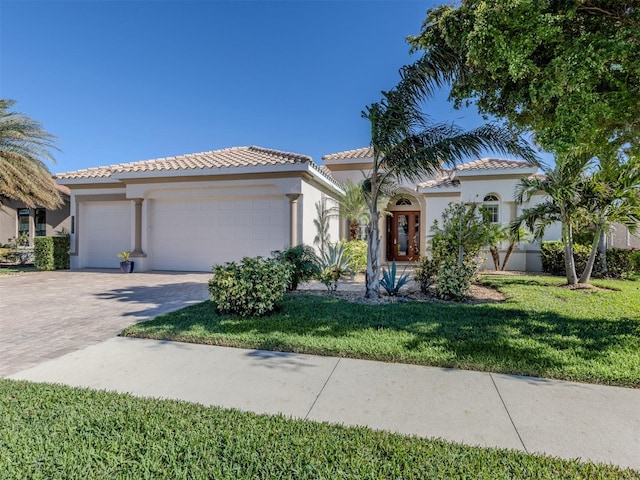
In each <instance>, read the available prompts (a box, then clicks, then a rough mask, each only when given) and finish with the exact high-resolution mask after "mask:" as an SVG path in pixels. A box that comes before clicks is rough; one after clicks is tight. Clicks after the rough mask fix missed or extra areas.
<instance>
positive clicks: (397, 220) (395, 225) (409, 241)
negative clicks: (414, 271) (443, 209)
mask: <svg viewBox="0 0 640 480" xmlns="http://www.w3.org/2000/svg"><path fill="white" fill-rule="evenodd" d="M392 215H393V216H392V217H388V218H387V260H388V261H392V260H396V261H405V262H406V261H410V260H417V258H418V255H419V254H420V212H392Z"/></svg>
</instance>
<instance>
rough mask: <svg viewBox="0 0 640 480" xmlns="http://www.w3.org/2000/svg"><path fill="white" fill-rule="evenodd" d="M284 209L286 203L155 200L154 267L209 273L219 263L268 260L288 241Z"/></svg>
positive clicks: (247, 200) (152, 224)
mask: <svg viewBox="0 0 640 480" xmlns="http://www.w3.org/2000/svg"><path fill="white" fill-rule="evenodd" d="M286 205H287V204H286V202H285V201H284V200H283V199H282V198H274V199H270V198H244V199H220V198H200V199H166V200H165V199H157V200H153V201H152V204H151V215H150V227H151V228H150V240H149V244H150V249H149V252H148V253H150V254H151V257H152V262H153V268H154V269H159V270H160V269H162V270H199V271H210V270H211V267H212V266H213V264H215V263H224V262H226V261H231V260H240V259H241V258H242V257H244V256H256V255H262V256H269V255H270V253H271V251H272V250H275V249H281V248H282V247H283V246H284V245H285V243H286V241H287V238H288V234H287V232H288V230H287V225H286V224H285V221H286V219H287V216H286V214H285V208H286Z"/></svg>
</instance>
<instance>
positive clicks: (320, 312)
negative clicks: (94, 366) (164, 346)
mask: <svg viewBox="0 0 640 480" xmlns="http://www.w3.org/2000/svg"><path fill="white" fill-rule="evenodd" d="M482 282H483V284H484V285H485V286H487V287H491V288H495V289H497V290H498V291H499V292H500V293H501V294H502V295H504V297H505V300H504V301H485V302H477V303H453V302H442V301H411V300H407V299H405V301H400V302H397V303H390V304H381V305H367V304H360V303H355V302H350V301H346V300H344V299H341V298H340V297H339V296H337V295H329V294H320V295H319V294H313V295H312V294H300V293H295V294H288V295H286V296H285V299H284V301H283V303H282V306H281V308H280V309H279V310H278V311H277V312H275V313H273V314H271V315H269V316H266V317H249V318H240V317H234V316H223V315H218V314H216V312H215V309H214V305H213V304H212V303H211V302H204V303H201V304H198V305H194V306H190V307H187V308H185V309H182V310H179V311H176V312H172V313H169V314H166V315H162V316H160V317H157V318H156V319H153V320H151V321H148V322H144V323H139V324H136V325H132V326H131V327H129V328H127V329H126V330H124V332H123V333H122V335H124V336H131V337H141V338H152V339H163V340H174V341H184V342H193V343H203V344H210V345H223V346H232V347H243V348H251V349H264V350H275V351H290V352H297V353H310V354H319V355H335V356H344V357H351V358H363V359H371V360H381V361H390V362H402V363H413V364H419V365H431V366H439V367H452V368H461V369H468V370H478V371H490V372H497V373H510V374H518V375H530V376H536V377H545V378H555V379H561V380H571V381H579V382H588V383H601V384H606V385H618V386H627V387H640V309H639V308H638V305H637V299H638V295H639V294H640V282H637V281H613V280H612V281H599V282H596V286H597V287H599V288H596V289H578V290H571V289H567V288H560V287H561V285H562V284H563V283H564V281H563V279H561V278H557V277H549V276H524V275H523V276H516V275H488V276H485V277H484V278H483V280H482Z"/></svg>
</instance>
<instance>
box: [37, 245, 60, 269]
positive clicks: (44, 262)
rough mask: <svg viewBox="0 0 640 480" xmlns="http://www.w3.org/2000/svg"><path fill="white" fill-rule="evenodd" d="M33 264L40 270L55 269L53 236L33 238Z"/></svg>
mask: <svg viewBox="0 0 640 480" xmlns="http://www.w3.org/2000/svg"><path fill="white" fill-rule="evenodd" d="M33 255H34V260H33V264H34V265H35V267H36V268H37V269H38V270H55V262H54V259H53V237H36V238H34V239H33Z"/></svg>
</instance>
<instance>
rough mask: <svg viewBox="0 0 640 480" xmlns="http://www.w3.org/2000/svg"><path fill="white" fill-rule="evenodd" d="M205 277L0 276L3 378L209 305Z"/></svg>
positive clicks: (167, 274) (89, 273)
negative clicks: (166, 316) (125, 331)
mask: <svg viewBox="0 0 640 480" xmlns="http://www.w3.org/2000/svg"><path fill="white" fill-rule="evenodd" d="M210 278H211V274H210V273H193V272H185V273H183V272H148V273H133V274H129V275H125V274H122V273H120V271H119V270H94V269H91V270H89V269H87V270H75V271H69V270H61V271H55V272H36V273H24V274H19V275H2V276H0V376H7V375H10V374H12V373H15V372H18V371H20V370H24V369H25V368H29V367H32V366H34V365H37V364H39V363H41V362H44V361H47V360H50V359H53V358H57V357H59V356H61V355H64V354H67V353H69V352H73V351H76V350H80V349H82V348H85V347H87V346H89V345H93V344H96V343H99V342H102V341H104V340H107V339H109V338H113V337H115V336H117V335H118V334H119V333H120V332H121V331H122V329H123V328H125V327H127V326H129V325H132V324H134V323H137V322H142V321H145V320H148V319H150V318H153V317H156V316H158V315H160V314H162V313H165V312H170V311H173V310H178V309H180V308H182V307H185V306H187V305H190V304H193V303H197V302H200V301H202V300H206V299H207V298H208V293H207V282H208V280H209V279H210Z"/></svg>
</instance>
